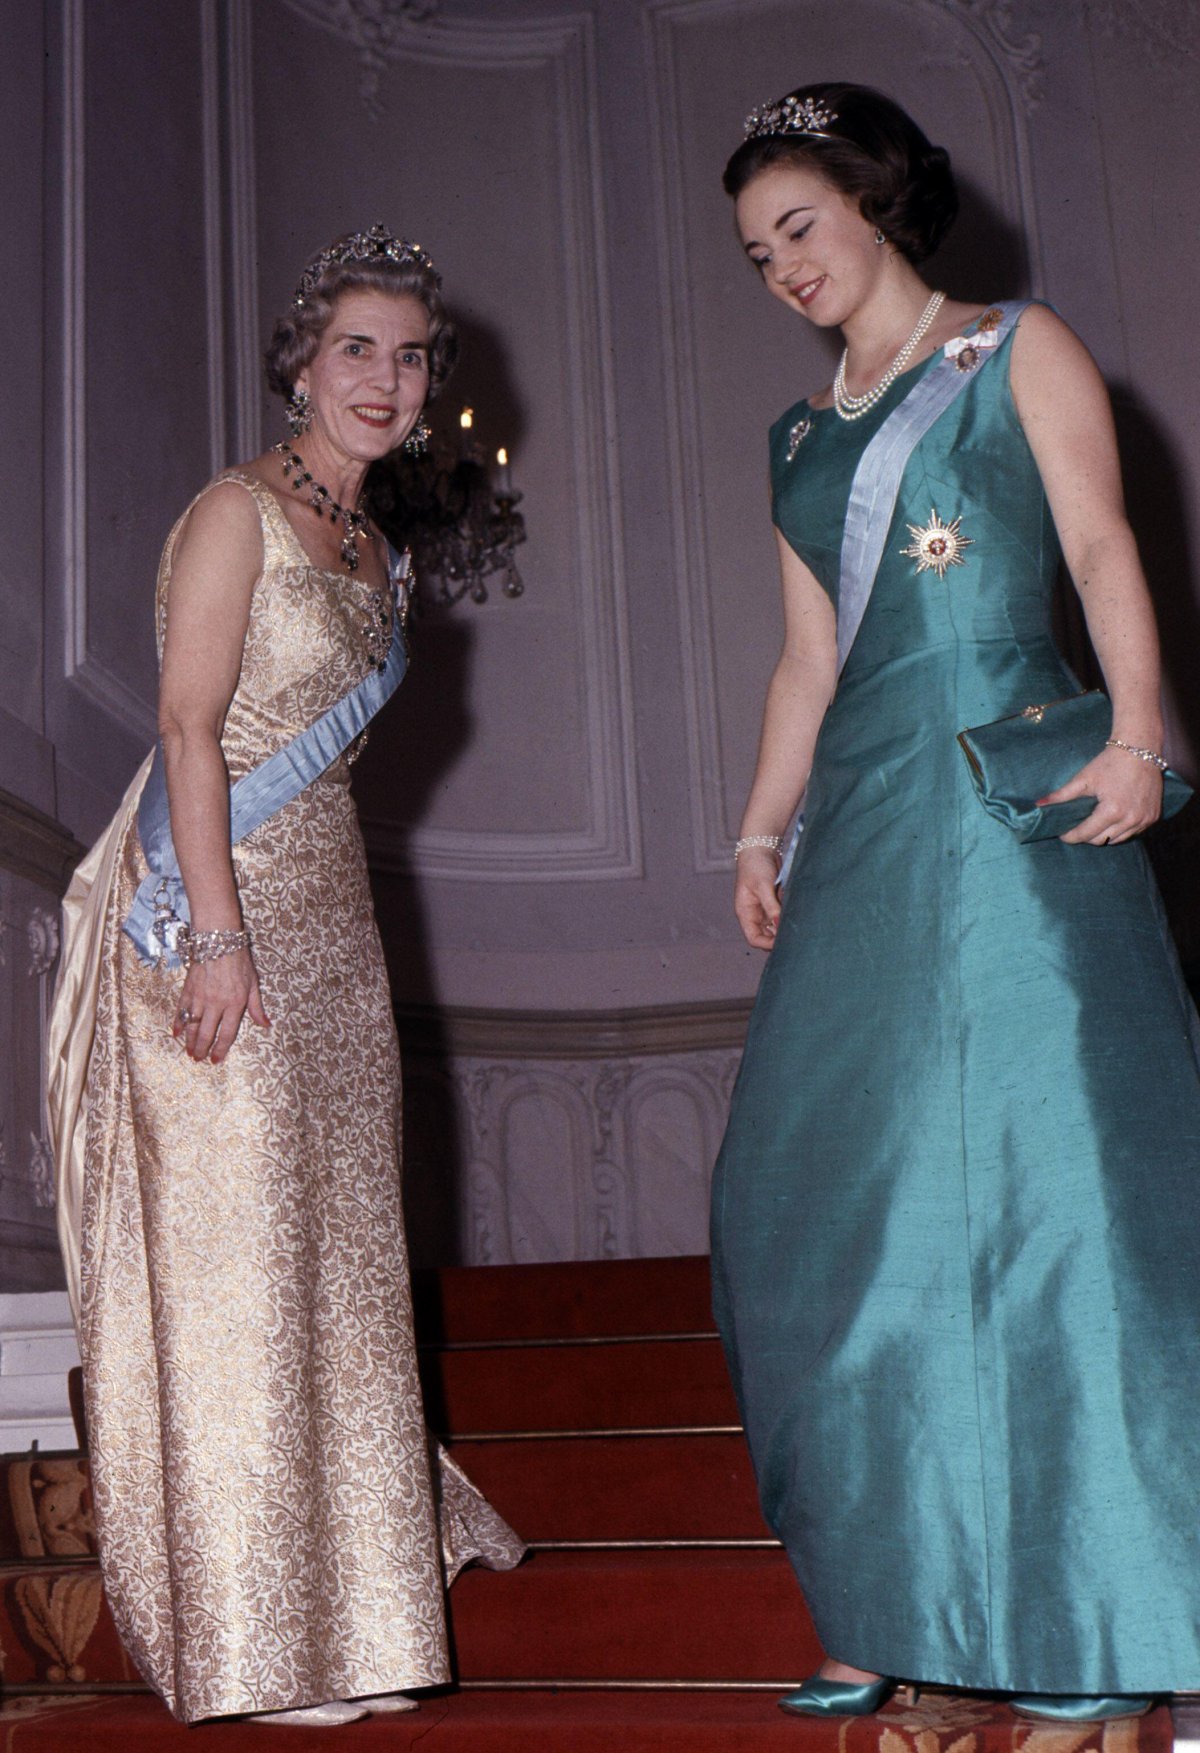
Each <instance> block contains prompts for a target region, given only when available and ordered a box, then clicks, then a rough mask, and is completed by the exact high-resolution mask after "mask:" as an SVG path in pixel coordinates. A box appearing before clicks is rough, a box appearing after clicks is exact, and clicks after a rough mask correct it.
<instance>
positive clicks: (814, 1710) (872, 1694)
mask: <svg viewBox="0 0 1200 1753" xmlns="http://www.w3.org/2000/svg"><path fill="white" fill-rule="evenodd" d="M896 1686H897V1682H896V1681H895V1680H868V1681H867V1682H866V1683H865V1684H864V1685H854V1684H853V1683H851V1682H850V1681H848V1680H822V1679H821V1677H820V1675H819V1674H814V1675H813V1677H812V1679H811V1680H806V1681H805V1682H804V1684H803V1686H801V1688H800V1690H799V1691H798V1692H789V1693H787V1694H786V1695H785V1696H784V1697H783V1698H781V1699H780V1700H779V1708H780V1710H790V1711H792V1712H793V1713H794V1714H795V1715H796V1716H873V1715H874V1713H875V1712H876V1711H877V1710H879V1709H880V1708H881V1707H882V1706H883V1705H885V1704H886V1703H887V1701H888V1699H889V1698H890V1697H891V1696H892V1693H893V1692H894V1691H895V1690H896Z"/></svg>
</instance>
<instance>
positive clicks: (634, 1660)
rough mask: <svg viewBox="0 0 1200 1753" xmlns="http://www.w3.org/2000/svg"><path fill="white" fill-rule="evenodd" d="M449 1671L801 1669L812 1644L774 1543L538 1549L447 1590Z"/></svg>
mask: <svg viewBox="0 0 1200 1753" xmlns="http://www.w3.org/2000/svg"><path fill="white" fill-rule="evenodd" d="M450 1611H451V1620H452V1625H453V1632H454V1646H455V1654H456V1662H457V1670H458V1674H459V1676H460V1678H462V1679H466V1680H486V1679H493V1678H496V1677H497V1676H505V1677H510V1678H513V1679H520V1678H550V1679H560V1678H561V1679H593V1678H599V1679H668V1680H700V1679H710V1678H721V1679H729V1680H772V1679H778V1678H779V1677H780V1676H781V1675H795V1676H796V1677H797V1678H802V1677H803V1676H804V1675H805V1674H808V1673H811V1671H812V1670H813V1669H814V1668H815V1667H816V1666H818V1665H819V1663H820V1661H821V1660H822V1654H823V1652H822V1650H821V1647H820V1644H819V1642H818V1640H817V1636H816V1632H815V1631H814V1629H813V1626H812V1621H811V1620H810V1618H809V1615H808V1611H807V1608H806V1607H805V1605H804V1602H803V1598H802V1597H801V1594H800V1590H799V1588H798V1587H797V1585H796V1581H795V1578H794V1577H793V1575H792V1572H791V1569H790V1567H789V1565H788V1563H787V1560H786V1559H785V1558H784V1556H783V1554H782V1553H777V1552H745V1553H714V1554H708V1553H704V1554H701V1553H670V1554H666V1553H662V1554H646V1555H638V1556H637V1557H636V1558H635V1557H632V1556H626V1555H624V1554H622V1555H620V1556H616V1555H613V1556H610V1555H607V1554H603V1555H602V1554H596V1555H586V1556H584V1555H577V1554H564V1553H543V1554H540V1555H539V1556H537V1557H536V1558H534V1559H533V1560H532V1562H530V1563H529V1564H527V1565H523V1566H522V1567H521V1569H520V1570H517V1571H512V1572H510V1573H508V1574H507V1575H504V1576H490V1575H488V1574H487V1573H485V1572H483V1571H468V1572H467V1573H466V1574H465V1575H464V1576H462V1577H460V1579H459V1581H458V1582H457V1583H456V1584H455V1586H454V1589H453V1591H452V1593H451V1603H450Z"/></svg>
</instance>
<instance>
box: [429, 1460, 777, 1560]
mask: <svg viewBox="0 0 1200 1753" xmlns="http://www.w3.org/2000/svg"><path fill="white" fill-rule="evenodd" d="M452 1453H453V1455H454V1457H455V1459H456V1460H457V1461H458V1462H460V1464H461V1465H462V1466H463V1467H465V1468H466V1470H467V1472H468V1473H469V1474H470V1476H471V1478H472V1479H473V1480H474V1481H475V1484H476V1485H478V1487H479V1489H480V1490H481V1491H482V1492H483V1493H484V1495H485V1496H486V1497H488V1498H489V1499H490V1500H491V1502H492V1503H493V1504H495V1506H496V1508H497V1509H498V1510H499V1511H500V1513H501V1515H502V1516H504V1517H505V1519H506V1520H507V1521H509V1522H510V1523H511V1524H512V1526H513V1527H514V1528H519V1529H520V1531H521V1534H522V1536H523V1537H524V1538H525V1539H526V1540H530V1541H534V1542H537V1541H544V1540H653V1539H661V1540H697V1539H704V1538H710V1539H714V1538H715V1539H724V1540H729V1539H751V1540H758V1539H765V1538H768V1537H769V1536H770V1530H769V1529H768V1527H767V1525H766V1523H765V1522H764V1521H763V1519H762V1514H761V1512H760V1510H759V1507H758V1493H757V1490H756V1488H755V1484H754V1472H753V1469H752V1468H751V1465H750V1455H749V1451H748V1450H747V1448H746V1444H745V1440H744V1438H743V1437H742V1436H741V1435H740V1434H739V1435H735V1436H691V1435H681V1436H667V1437H584V1438H575V1437H561V1438H555V1439H551V1440H546V1441H533V1442H505V1441H503V1440H498V1441H494V1442H486V1443H456V1444H455V1445H454V1446H453V1449H452Z"/></svg>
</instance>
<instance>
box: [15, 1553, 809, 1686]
mask: <svg viewBox="0 0 1200 1753" xmlns="http://www.w3.org/2000/svg"><path fill="white" fill-rule="evenodd" d="M450 1599H451V1619H452V1629H453V1639H454V1647H455V1659H456V1662H457V1667H458V1672H459V1675H460V1677H461V1678H463V1679H470V1680H485V1679H495V1678H506V1679H522V1678H525V1679H529V1678H532V1679H550V1680H554V1679H567V1680H569V1679H614V1680H620V1679H666V1680H687V1679H706V1678H713V1677H717V1678H721V1679H726V1680H770V1679H777V1678H779V1677H780V1676H781V1675H785V1676H786V1675H795V1676H802V1675H803V1674H805V1673H807V1672H808V1671H809V1670H810V1669H811V1668H812V1667H814V1666H815V1665H816V1663H817V1662H819V1661H820V1659H821V1651H820V1647H819V1645H818V1643H817V1640H816V1636H815V1633H814V1632H813V1629H812V1625H811V1623H810V1621H809V1618H808V1614H807V1611H806V1609H805V1607H804V1604H803V1601H802V1599H801V1596H800V1592H799V1590H798V1588H797V1587H796V1584H795V1582H794V1580H793V1578H792V1575H791V1572H790V1570H789V1568H788V1566H787V1563H786V1560H785V1559H784V1558H783V1557H782V1555H781V1554H779V1553H773V1552H749V1553H713V1554H709V1553H691V1552H689V1553H648V1554H619V1555H610V1554H574V1553H543V1554H540V1555H539V1556H537V1557H536V1558H534V1559H533V1560H531V1561H530V1562H529V1563H528V1564H526V1565H524V1566H522V1568H521V1569H520V1570H517V1571H510V1572H507V1573H499V1574H497V1573H493V1572H491V1571H483V1570H469V1571H467V1572H466V1573H465V1574H464V1575H463V1576H462V1577H460V1578H459V1580H458V1582H457V1583H456V1584H455V1586H454V1589H453V1591H452V1593H451V1598H450ZM0 1647H2V1648H3V1649H4V1650H5V1652H6V1658H7V1660H6V1668H5V1680H6V1682H7V1683H8V1684H10V1685H47V1686H50V1687H56V1686H63V1685H64V1684H67V1683H72V1684H76V1685H79V1686H83V1687H86V1686H87V1685H89V1684H101V1683H112V1682H126V1683H127V1682H129V1681H131V1680H134V1679H136V1674H135V1671H134V1669H133V1667H132V1665H131V1664H130V1662H129V1660H128V1658H127V1657H126V1655H125V1653H124V1651H123V1650H122V1648H121V1646H120V1643H119V1641H118V1639H117V1635H116V1631H115V1629H114V1627H113V1624H112V1620H111V1616H110V1614H109V1610H108V1605H107V1602H106V1601H105V1600H104V1598H103V1595H102V1592H101V1588H100V1573H99V1571H98V1569H97V1568H96V1567H95V1566H94V1565H79V1566H75V1567H71V1568H68V1567H65V1566H62V1567H51V1566H44V1567H32V1566H31V1567H29V1568H28V1569H27V1570H26V1572H25V1573H23V1574H20V1575H17V1574H9V1575H8V1576H4V1577H0Z"/></svg>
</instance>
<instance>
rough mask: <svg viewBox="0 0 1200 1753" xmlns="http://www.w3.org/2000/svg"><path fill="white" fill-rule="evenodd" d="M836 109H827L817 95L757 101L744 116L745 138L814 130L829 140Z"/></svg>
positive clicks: (822, 137)
mask: <svg viewBox="0 0 1200 1753" xmlns="http://www.w3.org/2000/svg"><path fill="white" fill-rule="evenodd" d="M836 121H837V111H836V110H829V109H826V107H825V105H824V104H823V103H822V102H821V100H820V98H819V97H815V98H814V97H804V98H800V97H783V98H780V100H779V102H778V103H764V104H760V105H759V107H758V109H756V110H751V111H750V114H749V115H748V116H747V117H746V139H747V140H758V139H761V138H762V137H763V136H764V135H767V134H813V135H815V136H816V138H817V139H818V140H832V139H833V138H834V136H833V135H832V134H831V133H830V132H829V127H830V123H831V122H836Z"/></svg>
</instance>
